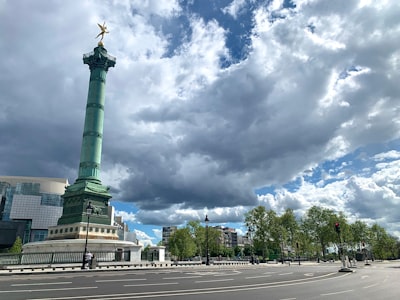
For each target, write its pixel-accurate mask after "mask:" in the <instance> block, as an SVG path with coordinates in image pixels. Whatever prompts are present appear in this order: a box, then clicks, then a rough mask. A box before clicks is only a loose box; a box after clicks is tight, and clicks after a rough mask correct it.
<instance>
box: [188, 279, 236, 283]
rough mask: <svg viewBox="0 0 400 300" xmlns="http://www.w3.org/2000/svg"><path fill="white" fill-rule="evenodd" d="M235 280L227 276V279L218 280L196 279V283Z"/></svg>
mask: <svg viewBox="0 0 400 300" xmlns="http://www.w3.org/2000/svg"><path fill="white" fill-rule="evenodd" d="M230 280H233V279H232V278H227V279H218V280H215V279H214V280H200V281H195V283H209V282H217V281H230Z"/></svg>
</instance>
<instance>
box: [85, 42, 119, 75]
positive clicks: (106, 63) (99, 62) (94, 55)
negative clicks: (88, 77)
mask: <svg viewBox="0 0 400 300" xmlns="http://www.w3.org/2000/svg"><path fill="white" fill-rule="evenodd" d="M116 60H117V59H116V58H115V57H114V56H111V55H109V54H108V53H107V50H106V48H104V47H103V46H98V47H96V48H94V49H93V51H92V52H90V53H86V54H83V63H84V64H87V65H89V68H90V70H94V69H98V68H100V69H103V70H104V71H106V72H107V71H108V68H112V67H114V66H115V62H116Z"/></svg>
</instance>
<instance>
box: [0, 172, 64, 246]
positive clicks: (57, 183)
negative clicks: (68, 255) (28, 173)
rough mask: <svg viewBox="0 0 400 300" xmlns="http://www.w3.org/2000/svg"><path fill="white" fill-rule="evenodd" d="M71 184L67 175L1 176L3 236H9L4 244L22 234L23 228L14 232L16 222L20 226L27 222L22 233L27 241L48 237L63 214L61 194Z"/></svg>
mask: <svg viewBox="0 0 400 300" xmlns="http://www.w3.org/2000/svg"><path fill="white" fill-rule="evenodd" d="M67 185H68V180H67V179H64V178H43V177H19V176H0V192H1V202H0V236H1V235H3V237H5V236H7V238H3V239H0V247H7V246H9V243H10V242H11V244H12V243H13V242H14V241H15V238H16V236H17V235H21V230H20V229H19V230H17V229H15V230H14V231H15V235H13V234H11V231H10V230H11V229H10V228H13V227H15V228H17V227H16V226H13V224H12V223H18V224H19V227H18V228H21V222H22V223H23V224H24V230H23V234H22V236H20V237H21V239H22V241H23V243H24V244H25V243H28V242H37V241H43V240H45V239H46V238H47V230H48V228H49V226H54V225H57V221H58V219H59V218H60V217H61V215H62V211H63V200H62V198H61V195H62V194H64V191H65V187H66V186H67ZM5 230H7V234H5ZM11 239H13V240H12V241H10V240H11Z"/></svg>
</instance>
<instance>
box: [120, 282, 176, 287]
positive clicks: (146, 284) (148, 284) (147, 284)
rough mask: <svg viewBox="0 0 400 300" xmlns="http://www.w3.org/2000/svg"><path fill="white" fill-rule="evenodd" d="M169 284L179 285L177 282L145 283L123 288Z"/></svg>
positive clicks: (127, 285)
mask: <svg viewBox="0 0 400 300" xmlns="http://www.w3.org/2000/svg"><path fill="white" fill-rule="evenodd" d="M171 284H179V283H178V282H168V283H167V282H164V283H145V284H126V285H124V286H125V287H129V286H150V285H171Z"/></svg>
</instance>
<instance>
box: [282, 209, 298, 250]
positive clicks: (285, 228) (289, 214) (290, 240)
mask: <svg viewBox="0 0 400 300" xmlns="http://www.w3.org/2000/svg"><path fill="white" fill-rule="evenodd" d="M279 224H280V226H281V228H282V235H281V236H282V243H283V244H285V245H286V246H288V249H290V250H291V249H295V250H296V251H297V249H296V246H297V245H298V241H299V237H300V235H299V224H298V222H297V220H296V216H295V215H294V213H293V210H292V209H290V208H288V209H286V211H285V213H284V214H283V215H282V216H280V217H279Z"/></svg>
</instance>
